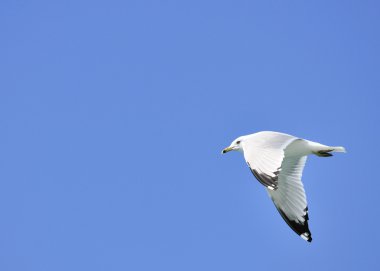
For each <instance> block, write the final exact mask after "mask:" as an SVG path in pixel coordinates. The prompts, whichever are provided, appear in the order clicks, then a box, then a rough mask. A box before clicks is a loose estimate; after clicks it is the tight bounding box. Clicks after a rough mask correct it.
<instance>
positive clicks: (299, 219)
mask: <svg viewBox="0 0 380 271" xmlns="http://www.w3.org/2000/svg"><path fill="white" fill-rule="evenodd" d="M306 159H307V156H290V157H286V156H285V159H284V160H283V162H282V165H281V169H282V170H281V172H280V174H279V176H278V186H277V189H276V190H271V189H268V193H269V195H270V197H271V198H272V200H273V202H274V205H275V206H276V208H277V210H278V212H279V213H280V214H281V216H282V218H283V219H284V220H285V221H286V223H287V224H288V225H289V227H290V228H292V230H293V231H295V232H296V233H297V234H298V235H300V236H301V237H302V238H303V239H305V240H306V241H308V242H311V240H312V238H311V233H310V230H309V225H308V220H309V217H308V208H307V202H306V194H305V190H304V188H303V184H302V181H301V177H302V171H303V168H304V166H305V163H306Z"/></svg>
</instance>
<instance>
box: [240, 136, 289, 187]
mask: <svg viewBox="0 0 380 271" xmlns="http://www.w3.org/2000/svg"><path fill="white" fill-rule="evenodd" d="M295 140H297V138H296V137H293V136H291V135H287V134H282V133H277V132H260V133H256V134H254V135H253V137H251V138H250V140H249V145H248V146H246V147H244V158H245V160H246V162H247V164H248V166H249V168H250V169H251V171H252V173H253V175H255V177H256V179H257V180H258V181H259V182H260V183H261V184H263V185H264V186H266V187H267V188H268V189H271V190H276V189H277V186H278V177H279V175H280V172H281V164H282V161H283V159H284V156H285V155H284V150H285V148H286V147H287V146H288V145H289V144H290V143H292V142H293V141H295Z"/></svg>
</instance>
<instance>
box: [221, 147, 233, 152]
mask: <svg viewBox="0 0 380 271" xmlns="http://www.w3.org/2000/svg"><path fill="white" fill-rule="evenodd" d="M233 149H234V148H233V147H227V148H225V149H224V150H223V151H222V153H226V152H229V151H232V150H233Z"/></svg>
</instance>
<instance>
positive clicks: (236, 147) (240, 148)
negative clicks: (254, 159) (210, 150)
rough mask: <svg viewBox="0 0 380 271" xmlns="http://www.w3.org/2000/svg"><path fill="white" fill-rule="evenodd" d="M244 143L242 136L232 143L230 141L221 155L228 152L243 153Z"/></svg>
mask: <svg viewBox="0 0 380 271" xmlns="http://www.w3.org/2000/svg"><path fill="white" fill-rule="evenodd" d="M243 142H244V136H241V137H238V138H236V139H235V140H234V141H232V143H231V145H230V146H229V147H227V148H225V149H224V150H223V151H222V153H226V152H229V151H243V146H242V144H243Z"/></svg>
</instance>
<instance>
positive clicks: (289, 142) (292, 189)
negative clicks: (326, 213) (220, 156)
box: [222, 131, 346, 242]
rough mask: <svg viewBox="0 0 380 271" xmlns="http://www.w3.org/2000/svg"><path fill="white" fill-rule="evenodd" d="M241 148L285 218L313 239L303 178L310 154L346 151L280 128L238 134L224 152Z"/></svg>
mask: <svg viewBox="0 0 380 271" xmlns="http://www.w3.org/2000/svg"><path fill="white" fill-rule="evenodd" d="M229 151H239V152H242V153H243V155H244V158H245V161H246V162H247V164H248V167H249V168H250V170H251V172H252V173H253V175H254V176H255V177H256V179H257V180H258V181H259V182H260V183H261V184H262V185H264V186H265V187H266V188H267V191H268V194H269V196H270V198H271V199H272V201H273V203H274V205H275V206H276V208H277V210H278V212H279V213H280V215H281V216H282V218H283V219H284V220H285V221H286V223H287V224H288V225H289V227H290V228H292V230H293V231H294V232H296V233H297V234H298V235H300V236H301V237H302V238H303V239H304V240H306V241H308V242H311V240H312V237H311V232H310V230H309V225H308V220H309V216H308V206H307V201H306V194H305V190H304V188H303V184H302V181H301V177H302V171H303V168H304V166H305V163H306V159H307V156H308V155H310V154H315V155H317V156H319V157H330V156H332V154H331V152H346V150H345V149H344V147H331V146H326V145H322V144H320V143H317V142H313V141H309V140H306V139H301V138H297V137H294V136H291V135H288V134H284V133H278V132H269V131H264V132H258V133H255V134H250V135H245V136H241V137H238V138H237V139H235V140H234V141H232V143H231V145H230V146H229V147H227V148H225V149H224V150H223V151H222V153H226V152H229Z"/></svg>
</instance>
